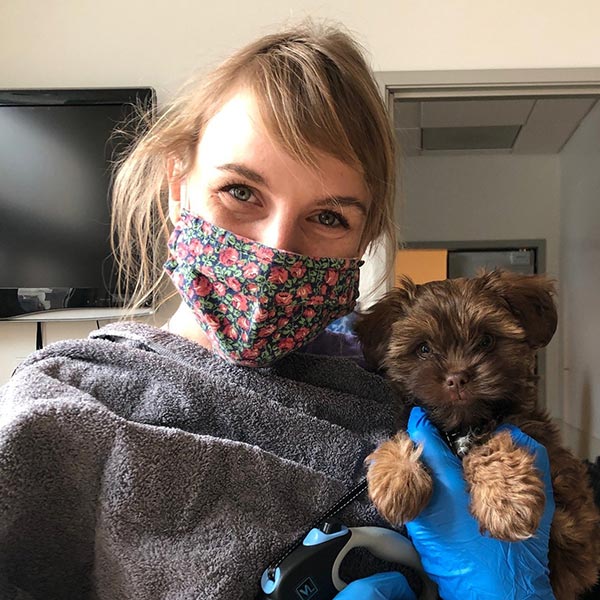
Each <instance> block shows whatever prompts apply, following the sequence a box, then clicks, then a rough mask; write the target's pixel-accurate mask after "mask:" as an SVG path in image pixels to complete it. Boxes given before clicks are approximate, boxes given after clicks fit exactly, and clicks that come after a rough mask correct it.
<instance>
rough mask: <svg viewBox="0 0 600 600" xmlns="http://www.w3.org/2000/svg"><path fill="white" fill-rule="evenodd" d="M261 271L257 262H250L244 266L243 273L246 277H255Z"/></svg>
mask: <svg viewBox="0 0 600 600" xmlns="http://www.w3.org/2000/svg"><path fill="white" fill-rule="evenodd" d="M259 273H260V268H259V266H258V265H257V264H256V263H253V262H251V263H248V264H247V265H244V266H243V267H242V275H243V276H244V277H245V278H246V279H254V278H255V277H256V276H257V275H258V274H259Z"/></svg>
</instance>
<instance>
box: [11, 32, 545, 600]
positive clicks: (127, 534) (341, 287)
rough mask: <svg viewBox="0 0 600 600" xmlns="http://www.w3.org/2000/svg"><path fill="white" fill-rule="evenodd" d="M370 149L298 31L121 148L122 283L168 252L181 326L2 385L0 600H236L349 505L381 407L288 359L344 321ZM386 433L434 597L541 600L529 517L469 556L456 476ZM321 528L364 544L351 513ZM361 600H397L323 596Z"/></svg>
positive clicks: (405, 595)
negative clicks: (513, 538) (426, 484)
mask: <svg viewBox="0 0 600 600" xmlns="http://www.w3.org/2000/svg"><path fill="white" fill-rule="evenodd" d="M393 146H394V145H393V133H392V130H391V127H390V125H389V122H388V118H387V115H386V111H385V107H384V105H383V102H382V101H381V99H380V98H379V95H378V91H377V87H376V84H375V83H374V81H373V78H372V74H371V72H370V70H369V69H368V67H367V65H366V64H365V62H364V59H363V57H362V56H361V54H360V52H359V50H358V48H357V46H356V45H355V43H354V42H353V41H352V40H351V39H350V38H349V37H348V36H347V35H345V34H344V33H342V32H340V31H338V30H331V29H315V28H311V27H299V28H296V29H292V30H290V31H284V32H282V33H279V34H275V35H272V36H266V37H265V38H262V39H260V40H258V41H257V42H255V43H253V44H251V45H249V46H248V47H246V48H244V49H243V50H241V51H239V52H237V53H236V54H234V55H233V56H232V57H231V58H230V59H229V60H227V61H226V62H225V63H224V64H223V65H221V66H220V67H219V68H217V69H216V70H215V71H214V72H213V73H212V74H211V75H209V76H207V77H205V78H203V80H202V82H200V83H198V82H196V83H193V84H191V85H190V86H189V87H188V88H187V90H186V91H185V92H184V93H183V94H182V95H181V96H180V97H179V98H178V99H176V100H175V101H174V103H173V104H172V106H171V107H170V108H169V109H168V110H166V111H165V112H164V114H163V115H162V116H161V118H160V119H159V120H158V122H157V123H156V124H155V125H154V126H153V127H152V128H151V129H150V130H149V131H148V133H147V134H146V135H145V136H144V137H143V138H142V139H141V140H140V141H139V143H138V144H137V145H136V147H135V148H134V150H133V151H132V153H131V154H130V156H129V157H128V158H127V159H126V161H125V162H124V163H123V165H122V166H121V168H120V171H119V173H118V176H117V178H116V181H115V191H114V198H115V204H114V206H115V223H116V231H117V234H118V235H117V239H118V243H119V256H120V258H121V261H122V268H123V273H124V277H125V281H126V283H131V281H134V282H135V283H134V284H133V286H130V291H131V294H132V296H133V298H134V302H141V301H143V300H144V298H148V295H149V294H153V293H155V292H156V291H157V290H159V289H160V286H161V283H160V281H159V278H158V277H157V275H158V273H159V271H158V269H157V266H156V264H155V262H153V261H152V260H151V259H152V257H153V256H155V257H156V256H158V257H161V256H164V255H165V253H166V252H167V248H168V255H167V256H164V259H166V262H165V260H164V259H160V260H159V261H158V262H159V265H160V266H162V263H163V262H164V264H165V272H166V273H167V274H168V275H169V277H170V279H171V281H172V282H173V284H174V286H175V288H176V290H177V292H178V293H179V294H180V295H181V299H182V301H181V305H180V307H179V309H178V310H177V312H176V313H175V315H174V316H173V317H172V318H171V319H170V320H169V321H168V322H167V323H166V324H165V325H164V327H163V328H162V329H156V328H153V327H150V326H147V325H142V324H135V323H118V324H113V325H109V326H107V327H104V328H103V329H101V330H99V331H97V332H95V333H94V334H92V335H91V336H90V339H88V340H76V341H67V342H59V343H57V344H54V345H52V346H50V347H48V348H46V349H44V350H42V351H40V352H38V353H36V354H34V355H32V356H31V357H30V358H29V359H28V360H26V361H25V363H23V365H22V366H21V367H20V368H19V370H18V371H17V373H16V374H15V376H14V377H13V379H12V380H11V381H10V382H9V383H8V384H7V385H6V386H5V387H4V388H3V390H2V392H1V404H0V406H1V410H2V413H1V414H2V423H3V429H2V433H1V436H2V437H0V440H1V446H0V461H1V464H2V465H3V466H2V469H0V490H1V492H0V494H1V496H0V501H1V503H2V504H1V505H2V510H3V518H2V519H1V524H0V556H1V562H0V572H1V578H0V584H1V585H2V586H3V588H2V587H0V589H4V590H6V595H7V596H8V595H10V596H9V597H22V598H61V599H64V598H82V597H87V596H89V597H94V598H96V597H98V598H110V599H117V598H158V597H173V598H215V599H218V598H253V597H255V596H256V594H257V593H258V590H259V586H258V581H259V578H260V575H261V573H262V571H263V570H264V569H265V568H266V567H267V566H268V565H269V564H271V563H273V562H274V561H275V560H276V559H277V558H278V557H279V556H280V554H281V553H282V552H283V551H284V550H285V549H286V547H287V546H288V545H289V544H290V542H292V541H293V540H295V539H296V538H297V537H298V535H300V534H302V532H304V531H305V530H306V529H307V528H308V527H310V526H311V525H312V523H313V522H314V521H315V519H317V518H318V517H319V515H320V514H322V513H323V512H324V511H325V510H326V509H327V508H329V507H331V506H332V505H334V504H335V503H336V501H337V500H338V499H339V498H340V497H342V496H343V495H344V493H345V492H346V491H347V490H349V489H351V488H352V487H354V486H355V485H356V483H357V481H358V480H359V479H360V477H361V473H362V471H363V460H364V458H365V457H366V456H367V454H368V453H369V452H370V451H371V450H372V448H373V446H374V444H376V443H377V442H378V441H380V440H382V439H385V438H386V437H387V436H389V435H390V434H391V433H392V432H393V431H394V429H395V421H394V404H395V402H396V401H395V399H394V397H393V395H392V393H391V392H390V390H389V388H388V387H387V386H386V384H385V382H384V381H383V380H382V379H381V378H379V377H377V376H376V375H374V374H371V373H368V372H366V371H364V370H362V369H360V368H359V367H358V366H357V365H356V364H354V363H353V362H352V361H349V360H344V359H340V358H332V357H327V356H315V355H313V354H308V353H302V352H298V351H297V350H299V349H301V348H302V347H303V346H305V345H306V344H307V343H309V342H310V341H312V340H314V339H315V338H316V337H317V336H318V335H319V333H321V332H323V330H324V329H325V327H326V326H327V325H328V324H329V323H330V322H331V321H332V320H334V319H336V318H338V317H340V316H342V315H344V314H347V313H349V312H351V311H352V309H353V307H354V305H355V301H356V296H357V284H358V269H359V266H360V258H361V256H362V255H363V254H364V252H365V250H366V248H367V246H368V244H369V243H370V242H372V241H373V240H375V239H377V238H378V237H380V236H382V235H387V236H389V237H391V238H393V219H392V215H393V199H394V185H393V184H394V178H395V162H394V150H393ZM169 218H170V222H171V226H172V231H171V230H170V229H171V227H170V226H169V222H168V219H169ZM132 232H133V233H132ZM167 238H168V244H167ZM392 247H393V245H392ZM149 248H153V250H154V252H148V249H149ZM317 343H318V340H317ZM409 430H410V432H411V435H412V436H413V439H415V440H417V441H419V442H421V443H423V444H424V446H425V453H424V457H425V460H426V461H427V462H428V463H429V465H430V467H431V469H432V470H433V472H434V475H435V476H436V477H437V479H436V482H437V485H438V487H437V488H436V493H435V494H434V500H433V501H432V503H431V504H430V506H429V507H428V509H427V511H425V514H424V515H422V516H421V517H419V520H417V521H415V522H413V523H412V524H410V528H409V530H410V532H411V535H412V537H413V541H414V543H415V545H416V546H417V549H418V550H419V552H420V553H421V556H422V558H423V563H424V566H425V568H426V569H427V571H428V572H429V574H430V576H431V577H432V578H433V579H434V580H435V581H436V582H437V583H438V584H439V588H440V593H441V595H442V597H444V598H483V597H486V598H492V597H493V598H496V597H498V598H500V597H501V598H533V597H540V598H542V597H543V598H549V597H551V592H549V589H550V588H549V584H548V581H547V579H548V577H547V535H548V531H547V529H549V520H548V519H549V518H551V514H552V506H551V502H548V503H547V504H548V507H547V518H546V519H545V521H544V523H543V525H542V527H541V529H540V532H539V535H538V536H536V538H535V539H533V540H528V541H526V542H522V543H519V544H512V545H510V547H509V546H507V545H506V544H502V543H500V542H496V541H495V540H491V539H489V538H486V537H485V536H481V535H480V534H479V533H478V531H477V530H476V526H475V527H473V521H472V519H470V517H469V515H468V510H467V505H468V497H467V496H466V493H465V492H464V485H463V482H462V476H461V471H460V464H457V463H456V462H454V461H453V459H452V456H451V455H450V454H449V452H448V450H447V448H445V446H444V444H443V443H442V442H441V440H440V438H439V436H438V435H437V432H436V431H435V430H434V429H433V428H432V427H431V425H430V424H429V423H428V421H427V419H426V418H425V416H424V415H422V414H419V413H417V412H413V414H412V415H411V422H410V424H409ZM514 435H515V438H516V439H518V440H519V441H520V442H521V443H522V444H526V445H529V446H530V447H531V449H532V452H535V453H536V456H537V458H538V461H539V464H540V468H542V469H544V468H545V469H546V472H547V465H545V463H544V460H546V459H545V455H544V451H543V449H542V448H540V447H539V446H537V445H536V444H535V442H533V441H532V440H529V439H525V438H524V436H523V435H522V434H521V433H520V432H518V431H515V432H514ZM549 493H550V496H549V498H550V499H551V492H550V491H549ZM448 515H452V518H451V519H448ZM339 517H340V519H341V520H343V522H344V523H346V524H347V525H351V526H353V525H369V524H382V523H381V521H380V519H379V518H378V517H377V515H376V514H375V512H374V510H373V508H372V507H371V506H370V504H369V502H368V499H367V498H366V497H364V496H363V497H360V498H359V499H357V500H356V501H355V502H353V503H352V504H351V505H350V506H348V507H347V508H346V509H345V510H344V511H343V512H342V513H340V516H339ZM457 545H460V546H461V553H457V552H456V547H457ZM465 556H466V557H468V560H467V561H466V562H465V560H464V557H465ZM353 560H354V562H352V559H349V561H350V564H349V570H350V571H352V575H353V576H354V577H356V576H359V575H361V574H363V573H362V571H361V568H362V567H361V564H360V563H359V562H358V561H357V559H356V558H354V559H353ZM536 594H537V595H536ZM382 597H383V598H389V599H392V598H401V599H409V598H414V597H415V596H414V593H413V592H412V590H411V589H410V587H409V586H408V584H407V582H406V579H405V578H404V577H403V576H402V575H400V574H399V573H393V574H386V575H383V576H382V575H376V576H374V577H370V578H366V579H362V580H359V581H356V582H355V583H352V584H351V585H350V586H348V588H346V590H345V591H344V592H342V593H341V594H340V598H346V600H348V599H350V598H361V599H367V600H368V599H369V598H382Z"/></svg>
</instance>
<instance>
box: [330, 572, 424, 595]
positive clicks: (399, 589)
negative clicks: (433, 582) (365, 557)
mask: <svg viewBox="0 0 600 600" xmlns="http://www.w3.org/2000/svg"><path fill="white" fill-rule="evenodd" d="M335 600H417V597H416V596H415V593H414V592H413V591H412V589H411V587H410V586H409V585H408V582H407V581H406V578H405V577H404V575H402V573H396V572H394V571H390V572H388V573H377V574H376V575H371V577H365V578H364V579H357V580H356V581H353V582H352V583H350V584H348V585H347V586H346V587H345V588H344V589H343V590H342V591H341V592H340V593H339V594H336V596H335Z"/></svg>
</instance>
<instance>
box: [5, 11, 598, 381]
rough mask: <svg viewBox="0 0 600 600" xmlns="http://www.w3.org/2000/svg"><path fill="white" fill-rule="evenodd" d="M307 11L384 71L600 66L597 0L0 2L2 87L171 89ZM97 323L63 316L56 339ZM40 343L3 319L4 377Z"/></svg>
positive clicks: (166, 92)
mask: <svg viewBox="0 0 600 600" xmlns="http://www.w3.org/2000/svg"><path fill="white" fill-rule="evenodd" d="M307 15H312V16H314V17H317V18H323V17H325V18H330V19H333V20H336V21H341V22H343V23H345V24H346V26H347V27H348V28H350V29H351V30H352V31H354V32H355V34H356V35H357V37H358V39H359V41H361V42H362V43H363V45H365V46H366V47H367V49H368V50H369V52H370V55H371V57H372V64H373V67H374V68H375V69H376V70H390V71H402V70H428V69H432V70H436V69H490V68H545V67H594V66H600V44H598V41H597V40H598V31H597V24H598V23H599V22H600V3H598V2H597V1H596V0H573V1H571V2H570V3H568V4H567V3H558V2H551V3H548V2H547V1H546V0H525V1H523V0H505V2H502V3H499V2H498V1H497V0H480V1H479V2H473V1H472V0H453V1H452V2H448V1H447V0H428V1H427V2H424V1H422V0H380V1H379V2H364V1H362V0H360V1H359V0H354V1H352V2H348V1H347V0H329V1H328V2H327V3H324V2H322V1H313V0H298V1H296V2H290V1H285V0H254V1H253V2H239V1H232V0H222V1H220V2H209V1H208V0H204V1H203V0H189V1H188V0H169V1H164V0H157V1H155V2H148V1H146V0H144V1H142V0H126V1H123V0H103V1H102V2H97V1H96V0H46V1H44V2H40V1H39V0H4V1H0V88H3V87H4V88H8V87H50V86H55V87H75V86H136V85H152V86H154V87H155V88H156V89H157V91H158V94H159V99H160V98H165V97H167V96H168V95H170V94H171V93H172V92H173V91H174V89H175V88H176V87H177V86H178V85H179V84H180V83H181V82H182V81H183V80H184V79H185V78H186V77H187V76H188V74H189V73H190V72H191V71H193V70H195V69H205V68H207V67H209V66H210V65H211V64H214V63H215V62H217V61H218V60H220V59H221V58H223V57H224V56H225V55H226V54H227V53H228V52H229V51H230V50H231V49H232V48H234V47H238V46H241V45H243V44H244V43H246V42H247V41H249V40H250V39H252V38H254V37H256V36H257V35H260V34H263V33H265V32H267V31H270V30H272V29H273V28H274V25H276V24H280V23H281V22H282V21H284V20H286V19H292V20H297V19H299V18H302V17H305V16H307ZM91 326H92V325H91V324H90V325H89V326H88V325H87V324H80V325H77V326H75V325H72V326H69V327H67V326H65V325H60V324H55V325H53V326H52V327H50V326H49V329H51V330H52V331H53V333H52V335H51V336H50V337H52V338H55V337H60V336H61V335H62V336H64V337H70V336H73V335H84V334H85V331H84V330H85V329H88V328H90V327H91ZM20 332H22V335H21V333H20ZM25 338H26V339H27V344H24V343H23V340H25ZM33 343H34V336H33V337H32V334H31V327H28V326H27V325H11V326H10V327H9V325H7V324H2V323H0V383H1V382H2V381H4V380H5V378H6V376H7V375H6V373H7V372H9V371H11V370H12V365H14V364H15V363H16V362H17V360H18V358H17V355H20V354H22V353H23V351H24V347H25V346H26V345H29V346H30V347H33ZM17 344H20V345H21V349H20V350H17V348H16V345H17ZM29 346H28V347H29Z"/></svg>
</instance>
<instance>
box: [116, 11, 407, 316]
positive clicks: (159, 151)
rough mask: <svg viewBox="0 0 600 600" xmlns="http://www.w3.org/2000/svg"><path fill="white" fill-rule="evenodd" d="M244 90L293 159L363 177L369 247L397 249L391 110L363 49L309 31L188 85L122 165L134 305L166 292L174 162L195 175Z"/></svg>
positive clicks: (260, 45) (266, 40) (266, 43)
mask: <svg viewBox="0 0 600 600" xmlns="http://www.w3.org/2000/svg"><path fill="white" fill-rule="evenodd" d="M241 88H244V89H248V90H250V91H251V92H252V93H253V95H254V97H255V99H256V101H257V104H258V106H259V111H260V114H261V117H262V119H263V122H264V124H265V126H266V128H267V131H268V132H269V134H270V135H271V136H272V137H273V140H274V141H276V142H277V143H278V145H279V146H280V147H281V148H282V149H283V150H284V151H285V152H287V153H289V154H290V155H291V156H292V157H294V158H295V159H297V160H299V161H300V162H303V163H304V164H307V165H313V166H314V165H316V157H315V151H319V152H324V153H326V154H329V155H332V156H334V157H335V158H337V159H339V160H341V161H343V162H345V163H347V164H349V165H350V166H353V167H355V168H357V169H358V170H360V172H361V173H362V174H363V176H364V178H365V183H366V185H367V187H368V190H369V192H370V195H371V199H372V201H371V203H370V208H369V212H368V215H367V220H366V225H365V231H364V233H363V243H364V244H363V247H364V246H365V245H366V243H369V242H371V241H373V240H375V239H376V238H378V237H379V236H382V235H384V236H386V237H387V238H388V241H389V242H390V243H389V246H390V248H392V251H393V250H394V249H395V226H394V198H395V178H396V153H395V142H394V134H393V130H392V127H391V123H390V117H389V115H388V112H387V109H386V106H385V104H384V102H383V99H382V98H381V96H380V94H379V91H378V88H377V84H376V82H375V80H374V78H373V73H372V71H371V69H370V68H369V67H368V65H367V63H366V62H365V59H364V57H363V54H362V51H361V48H360V47H359V45H358V44H357V43H356V42H355V41H354V40H353V39H352V38H351V37H350V36H349V35H348V34H347V33H345V32H344V31H342V30H340V29H339V28H338V27H331V26H327V25H320V26H317V25H314V24H313V23H311V22H306V23H304V24H302V25H299V26H296V27H293V28H291V29H288V30H286V31H281V32H279V33H274V34H271V35H267V36H265V37H262V38H260V39H259V40H257V41H255V42H253V43H251V44H249V45H248V46H246V47H245V48H242V49H241V50H239V51H237V52H235V53H234V54H233V55H232V56H230V57H229V58H228V59H227V60H225V61H224V62H223V63H222V64H221V65H220V66H219V67H217V68H216V69H215V70H214V71H212V72H211V73H209V74H207V75H204V76H202V77H201V78H200V79H195V80H192V81H190V82H188V84H186V86H184V88H183V90H182V92H181V93H180V94H179V95H178V96H177V97H176V98H175V99H174V100H173V101H172V102H171V103H170V105H168V106H167V107H166V108H165V109H164V110H163V111H162V114H161V115H160V116H159V118H158V119H157V120H156V122H155V123H153V124H152V125H151V126H150V127H149V129H148V131H147V132H146V133H145V134H144V135H143V136H142V137H141V138H140V139H139V141H137V143H135V145H134V147H133V149H132V151H131V152H130V153H129V154H128V156H127V157H126V158H125V159H124V160H123V161H122V162H121V163H120V165H119V168H118V171H117V173H116V176H115V179H114V186H113V239H112V243H113V251H114V254H115V257H116V259H117V264H118V266H119V275H118V278H119V286H120V289H121V290H122V293H123V295H124V297H125V298H126V299H127V305H128V306H130V307H134V306H139V305H141V304H142V303H143V302H144V301H147V300H148V299H149V298H150V297H152V296H154V297H155V298H156V297H157V296H160V291H161V289H162V282H163V276H164V273H163V270H162V265H163V263H164V261H165V260H166V253H167V240H168V236H169V229H170V227H169V222H168V210H167V204H168V193H167V163H168V161H169V159H172V158H173V157H176V158H177V159H178V161H179V162H180V164H181V170H182V175H186V174H187V173H189V171H190V170H191V169H192V167H193V165H194V161H195V156H196V149H197V145H198V142H199V139H200V137H201V136H202V133H203V131H204V128H205V126H206V124H207V123H208V121H209V120H210V119H211V118H212V117H213V116H214V115H215V114H216V113H217V112H218V111H219V109H220V108H221V107H222V106H223V104H224V103H225V102H226V101H227V100H228V99H229V98H230V97H231V96H232V95H234V94H235V93H236V92H237V91H239V90H240V89H241ZM388 262H389V261H388ZM388 266H389V265H388Z"/></svg>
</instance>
